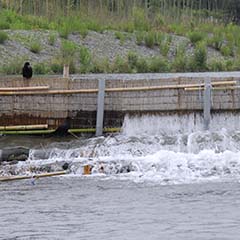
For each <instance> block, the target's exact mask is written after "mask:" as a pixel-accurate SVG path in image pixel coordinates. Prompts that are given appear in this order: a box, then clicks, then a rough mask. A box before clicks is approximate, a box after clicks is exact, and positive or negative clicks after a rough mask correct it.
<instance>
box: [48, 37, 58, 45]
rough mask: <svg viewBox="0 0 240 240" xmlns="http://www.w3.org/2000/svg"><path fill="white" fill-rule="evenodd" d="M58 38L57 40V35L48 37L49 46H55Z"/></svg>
mask: <svg viewBox="0 0 240 240" xmlns="http://www.w3.org/2000/svg"><path fill="white" fill-rule="evenodd" d="M56 38H57V36H56V34H50V35H49V37H48V43H49V45H51V46H54V44H55V42H56Z"/></svg>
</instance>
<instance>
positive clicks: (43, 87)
mask: <svg viewBox="0 0 240 240" xmlns="http://www.w3.org/2000/svg"><path fill="white" fill-rule="evenodd" d="M49 88H50V87H49V86H32V87H10V88H0V92H14V91H15V92H18V91H39V90H48V89H49Z"/></svg>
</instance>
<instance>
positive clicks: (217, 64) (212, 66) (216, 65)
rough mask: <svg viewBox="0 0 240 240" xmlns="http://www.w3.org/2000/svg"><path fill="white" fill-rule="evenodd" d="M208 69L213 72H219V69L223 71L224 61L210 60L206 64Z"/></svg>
mask: <svg viewBox="0 0 240 240" xmlns="http://www.w3.org/2000/svg"><path fill="white" fill-rule="evenodd" d="M208 69H209V70H210V71H213V72H220V71H224V70H225V66H224V63H223V62H222V61H218V60H212V61H211V62H210V63H209V64H208Z"/></svg>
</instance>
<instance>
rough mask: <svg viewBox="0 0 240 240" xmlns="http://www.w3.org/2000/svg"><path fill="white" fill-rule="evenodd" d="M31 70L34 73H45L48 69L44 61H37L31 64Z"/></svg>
mask: <svg viewBox="0 0 240 240" xmlns="http://www.w3.org/2000/svg"><path fill="white" fill-rule="evenodd" d="M33 71H34V73H35V74H47V73H48V69H47V67H46V65H45V64H44V63H37V64H36V65H34V66H33Z"/></svg>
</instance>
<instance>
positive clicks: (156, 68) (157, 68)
mask: <svg viewBox="0 0 240 240" xmlns="http://www.w3.org/2000/svg"><path fill="white" fill-rule="evenodd" d="M149 70H150V72H154V73H161V72H168V71H169V65H168V63H167V61H166V60H165V59H162V58H160V57H154V58H152V59H151V60H150V63H149Z"/></svg>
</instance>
